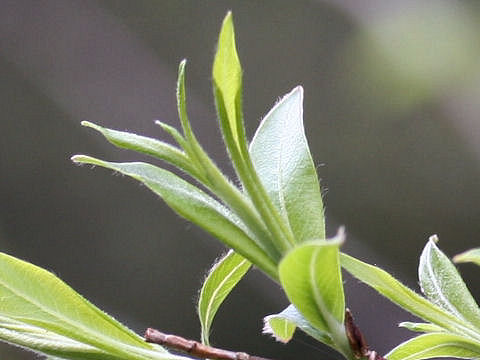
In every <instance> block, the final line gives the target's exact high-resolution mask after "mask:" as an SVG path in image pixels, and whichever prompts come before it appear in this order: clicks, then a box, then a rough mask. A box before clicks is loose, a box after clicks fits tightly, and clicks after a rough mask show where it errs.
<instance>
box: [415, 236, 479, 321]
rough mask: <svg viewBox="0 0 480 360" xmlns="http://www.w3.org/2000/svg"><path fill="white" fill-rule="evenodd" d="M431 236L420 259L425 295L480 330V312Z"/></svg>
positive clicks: (420, 271) (422, 285)
mask: <svg viewBox="0 0 480 360" xmlns="http://www.w3.org/2000/svg"><path fill="white" fill-rule="evenodd" d="M435 240H436V237H431V238H430V239H429V241H428V243H427V245H426V246H425V248H424V250H423V252H422V255H421V257H420V265H419V267H418V277H419V279H420V286H421V288H422V291H423V293H424V294H425V296H426V297H427V298H428V299H430V301H431V302H433V303H434V304H436V305H438V306H440V307H442V308H443V309H445V310H446V311H448V312H449V313H451V314H452V315H454V316H455V317H457V318H459V319H461V320H463V321H464V322H470V323H472V324H473V325H474V326H476V327H477V328H480V309H479V308H478V305H477V303H476V302H475V300H474V299H473V297H472V295H471V294H470V292H469V291H468V289H467V287H466V285H465V283H464V282H463V279H462V277H461V276H460V274H459V273H458V271H457V269H455V266H454V265H453V264H452V263H451V262H450V260H449V259H448V258H447V257H446V256H445V254H444V253H442V252H441V251H440V250H439V249H438V247H437V246H436V245H435Z"/></svg>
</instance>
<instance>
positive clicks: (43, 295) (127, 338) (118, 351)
mask: <svg viewBox="0 0 480 360" xmlns="http://www.w3.org/2000/svg"><path fill="white" fill-rule="evenodd" d="M0 274H1V275H0V299H1V306H0V316H1V317H2V319H9V320H11V322H12V323H13V322H16V323H17V324H18V323H21V324H22V325H29V326H33V327H38V328H42V329H44V330H46V331H49V332H51V333H54V334H57V335H60V336H62V337H65V338H69V339H71V340H72V341H75V342H79V343H82V344H84V345H88V346H90V347H94V348H97V349H99V350H100V351H101V352H105V353H108V354H110V355H112V356H118V357H119V358H124V359H125V360H127V359H137V360H141V359H145V358H147V359H175V356H174V355H171V354H168V353H166V351H165V350H163V349H162V348H161V347H156V346H153V345H151V344H148V343H146V342H145V341H144V340H143V339H142V338H141V337H140V336H138V335H136V334H135V333H133V332H132V331H130V330H129V329H127V328H126V327H125V326H123V325H122V324H120V323H119V322H117V321H116V320H114V319H113V318H112V317H110V316H108V315H107V314H105V313H104V312H102V311H101V310H99V309H98V308H96V307H95V306H93V305H92V304H91V303H89V302H88V301H87V300H85V299H84V298H83V297H81V296H80V295H79V294H78V293H76V292H75V291H74V290H73V289H72V288H70V287H69V286H68V285H67V284H65V283H64V282H63V281H61V280H60V279H58V278H57V277H56V276H55V275H53V274H52V273H50V272H48V271H46V270H44V269H42V268H39V267H37V266H35V265H33V264H30V263H28V262H25V261H22V260H19V259H16V258H14V257H12V256H9V255H6V254H3V253H0ZM4 322H5V321H4ZM3 330H4V331H5V330H6V329H5V328H4V329H3ZM7 330H8V329H7ZM4 336H5V334H4ZM8 341H10V342H13V338H12V339H10V340H8ZM27 346H28V345H27ZM32 347H33V345H32ZM154 350H155V351H154ZM160 350H161V352H159V351H160ZM107 358H108V357H107Z"/></svg>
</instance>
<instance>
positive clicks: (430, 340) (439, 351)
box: [385, 333, 480, 360]
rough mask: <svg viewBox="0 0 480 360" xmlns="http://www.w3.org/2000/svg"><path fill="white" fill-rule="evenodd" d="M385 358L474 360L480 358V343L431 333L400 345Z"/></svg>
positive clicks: (449, 335) (405, 359)
mask: <svg viewBox="0 0 480 360" xmlns="http://www.w3.org/2000/svg"><path fill="white" fill-rule="evenodd" d="M385 357H386V358H387V359H388V360H421V359H430V358H439V357H449V358H460V359H476V358H479V357H480V343H478V342H476V341H472V340H470V339H467V338H465V337H462V336H458V335H453V334H446V333H431V334H425V335H420V336H418V337H416V338H413V339H411V340H408V341H406V342H404V343H403V344H400V345H399V346H397V347H396V348H395V349H393V350H392V351H390V352H389V353H388V354H387V355H385Z"/></svg>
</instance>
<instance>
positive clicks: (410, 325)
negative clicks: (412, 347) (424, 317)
mask: <svg viewBox="0 0 480 360" xmlns="http://www.w3.org/2000/svg"><path fill="white" fill-rule="evenodd" d="M398 326H400V327H404V328H406V329H408V330H410V331H415V332H426V333H428V332H444V331H445V329H444V328H442V327H440V326H438V325H435V324H431V323H414V322H410V321H404V322H401V323H400V324H398Z"/></svg>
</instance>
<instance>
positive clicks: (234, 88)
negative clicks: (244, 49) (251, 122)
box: [213, 12, 246, 150]
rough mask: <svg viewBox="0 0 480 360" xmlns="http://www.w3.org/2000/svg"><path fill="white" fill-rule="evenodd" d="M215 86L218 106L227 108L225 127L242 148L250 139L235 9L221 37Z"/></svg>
mask: <svg viewBox="0 0 480 360" xmlns="http://www.w3.org/2000/svg"><path fill="white" fill-rule="evenodd" d="M213 85H214V91H215V95H216V96H215V98H216V100H217V106H218V105H221V106H222V107H223V108H224V109H225V114H224V116H223V117H222V118H221V119H220V121H221V122H222V127H223V128H224V130H226V131H227V132H228V133H230V135H231V137H232V140H233V141H234V142H235V145H236V147H237V149H239V150H240V149H241V147H242V144H241V143H242V142H245V141H246V139H245V130H244V127H243V119H242V115H241V101H242V67H241V65H240V60H239V58H238V54H237V49H236V45H235V33H234V29H233V19H232V13H231V12H229V13H228V14H227V16H226V17H225V19H224V20H223V24H222V28H221V30H220V35H219V38H218V45H217V53H216V55H215V60H214V62H213ZM224 135H227V134H224ZM232 145H233V144H232Z"/></svg>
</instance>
